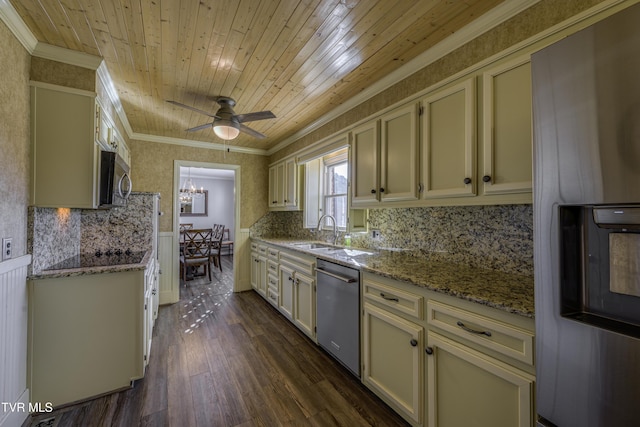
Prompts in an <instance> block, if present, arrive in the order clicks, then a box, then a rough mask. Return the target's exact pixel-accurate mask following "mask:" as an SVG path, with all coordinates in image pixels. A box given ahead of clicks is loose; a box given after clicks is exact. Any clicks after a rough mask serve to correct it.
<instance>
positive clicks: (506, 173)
mask: <svg viewBox="0 0 640 427" xmlns="http://www.w3.org/2000/svg"><path fill="white" fill-rule="evenodd" d="M531 102H532V101H531V64H530V62H529V57H528V56H527V57H524V58H521V59H518V60H515V61H512V62H508V63H505V64H502V65H500V66H498V67H496V68H492V69H490V70H489V71H486V72H485V73H484V75H483V128H484V135H483V144H484V152H483V159H484V168H483V176H482V181H483V183H482V185H483V192H484V194H508V193H530V192H531V188H532V186H531V180H532V172H531V169H532V153H531V151H532V148H531V147H532V142H531V141H532V131H531V129H532V125H531Z"/></svg>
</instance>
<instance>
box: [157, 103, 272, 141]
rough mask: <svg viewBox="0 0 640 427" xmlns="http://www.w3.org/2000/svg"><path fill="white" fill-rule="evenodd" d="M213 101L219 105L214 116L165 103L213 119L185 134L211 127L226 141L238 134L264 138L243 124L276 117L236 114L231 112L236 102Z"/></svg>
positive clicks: (261, 112)
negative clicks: (242, 133)
mask: <svg viewBox="0 0 640 427" xmlns="http://www.w3.org/2000/svg"><path fill="white" fill-rule="evenodd" d="M214 101H215V102H217V103H218V104H219V105H220V108H218V111H216V113H215V114H210V113H207V112H206V111H203V110H200V109H198V108H195V107H191V106H189V105H185V104H182V103H180V102H177V101H167V102H168V103H170V104H173V105H177V106H178V107H182V108H186V109H188V110H191V111H195V112H197V113H200V114H204V115H205V116H209V117H213V122H211V123H205V124H203V125H200V126H196V127H193V128H190V129H187V132H194V131H197V130H201V129H206V128H208V127H213V131H214V132H215V134H216V135H218V137H220V138H222V139H226V140H231V139H234V138H236V137H237V136H238V135H239V134H240V132H244V133H246V134H248V135H251V136H253V137H254V138H261V139H262V138H265V137H266V136H265V135H263V134H261V133H260V132H258V131H255V130H253V129H251V128H250V127H248V126H245V125H243V123H245V122H253V121H256V120H264V119H274V118H275V117H276V116H275V114H273V113H272V112H271V111H256V112H253V113H246V114H236V113H235V112H234V111H233V107H234V106H235V105H236V101H235V100H234V99H232V98H229V97H227V96H216V97H215V98H214Z"/></svg>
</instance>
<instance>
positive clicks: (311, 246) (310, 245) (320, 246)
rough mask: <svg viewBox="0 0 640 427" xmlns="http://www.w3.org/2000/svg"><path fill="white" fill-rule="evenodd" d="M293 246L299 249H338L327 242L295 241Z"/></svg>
mask: <svg viewBox="0 0 640 427" xmlns="http://www.w3.org/2000/svg"><path fill="white" fill-rule="evenodd" d="M293 246H295V247H296V248H299V249H308V250H314V249H336V247H335V246H332V245H329V244H325V243H294V244H293Z"/></svg>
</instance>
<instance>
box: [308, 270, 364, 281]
mask: <svg viewBox="0 0 640 427" xmlns="http://www.w3.org/2000/svg"><path fill="white" fill-rule="evenodd" d="M316 271H317V272H319V273H323V274H326V275H327V276H331V277H333V278H334V279H338V280H340V281H342V282H345V283H354V282H357V281H358V279H354V278H353V277H344V276H340V275H338V274H335V273H331V272H329V271H327V270H323V269H322V268H319V267H316Z"/></svg>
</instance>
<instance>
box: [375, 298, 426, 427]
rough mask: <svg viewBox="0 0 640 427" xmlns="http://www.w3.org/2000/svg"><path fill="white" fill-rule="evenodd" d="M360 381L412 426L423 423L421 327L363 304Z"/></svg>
mask: <svg viewBox="0 0 640 427" xmlns="http://www.w3.org/2000/svg"><path fill="white" fill-rule="evenodd" d="M363 333H364V337H363V365H364V366H363V381H364V383H365V384H366V385H367V386H368V387H369V388H370V389H372V390H374V391H375V392H376V393H377V394H378V395H380V396H381V397H382V398H383V399H384V400H386V401H387V403H389V404H390V405H392V406H393V407H394V409H396V411H398V413H400V414H401V415H402V416H403V417H405V418H406V419H408V420H411V421H413V422H415V423H420V422H421V421H422V416H421V402H422V398H423V388H424V381H423V361H424V357H423V350H422V349H423V348H424V341H423V334H424V328H423V327H422V326H419V325H417V324H415V323H412V322H409V321H407V320H405V319H402V318H401V317H399V316H396V315H394V314H392V313H389V312H388V311H386V310H383V309H380V308H378V307H375V306H373V305H371V304H368V303H365V304H364V321H363Z"/></svg>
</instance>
